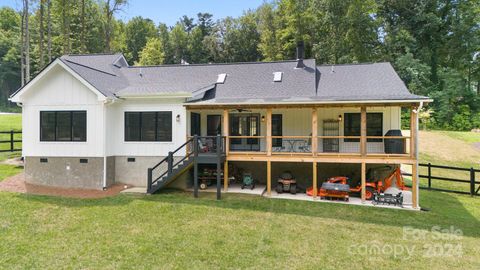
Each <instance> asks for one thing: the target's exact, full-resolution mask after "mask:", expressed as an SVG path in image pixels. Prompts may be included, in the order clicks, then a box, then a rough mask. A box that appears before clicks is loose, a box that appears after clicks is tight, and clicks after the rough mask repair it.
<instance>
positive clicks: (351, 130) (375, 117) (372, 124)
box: [343, 113, 383, 142]
mask: <svg viewBox="0 0 480 270" xmlns="http://www.w3.org/2000/svg"><path fill="white" fill-rule="evenodd" d="M360 118H361V116H360V113H346V114H345V117H344V119H345V123H344V129H343V134H344V135H345V136H360V133H361V131H360V121H361V119H360ZM382 135H383V113H367V136H382ZM344 141H345V142H359V141H360V139H348V138H346V139H344ZM367 141H368V142H382V139H373V138H372V139H367Z"/></svg>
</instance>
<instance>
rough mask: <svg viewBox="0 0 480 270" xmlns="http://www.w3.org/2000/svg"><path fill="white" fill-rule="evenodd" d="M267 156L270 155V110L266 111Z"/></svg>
mask: <svg viewBox="0 0 480 270" xmlns="http://www.w3.org/2000/svg"><path fill="white" fill-rule="evenodd" d="M266 146H267V156H271V155H272V109H271V108H268V109H267V145H266Z"/></svg>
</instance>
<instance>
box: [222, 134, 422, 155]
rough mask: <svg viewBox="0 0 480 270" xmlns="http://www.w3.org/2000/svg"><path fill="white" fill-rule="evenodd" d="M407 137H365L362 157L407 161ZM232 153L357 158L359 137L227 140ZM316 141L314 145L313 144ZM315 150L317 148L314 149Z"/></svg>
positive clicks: (272, 137) (408, 138)
mask: <svg viewBox="0 0 480 270" xmlns="http://www.w3.org/2000/svg"><path fill="white" fill-rule="evenodd" d="M410 139H411V137H410V136H365V137H364V140H365V142H366V148H365V149H366V152H365V153H364V155H365V156H385V157H388V156H395V157H407V156H410V155H411V153H412V151H413V150H412V149H411V148H410V147H411V144H410V143H409V141H410ZM225 140H226V142H227V145H229V149H228V151H227V152H232V153H251V154H255V153H256V154H265V155H313V156H316V155H360V156H362V147H361V142H362V136H316V137H314V136H303V135H284V136H237V135H232V136H226V137H225ZM315 140H316V143H315ZM315 146H316V147H315Z"/></svg>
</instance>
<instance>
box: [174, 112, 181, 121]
mask: <svg viewBox="0 0 480 270" xmlns="http://www.w3.org/2000/svg"><path fill="white" fill-rule="evenodd" d="M175 119H176V120H177V122H180V114H177V117H176V118H175Z"/></svg>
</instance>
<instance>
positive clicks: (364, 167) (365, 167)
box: [361, 162, 367, 203]
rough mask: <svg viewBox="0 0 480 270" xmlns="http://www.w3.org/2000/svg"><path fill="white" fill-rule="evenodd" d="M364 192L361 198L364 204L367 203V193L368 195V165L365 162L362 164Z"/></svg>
mask: <svg viewBox="0 0 480 270" xmlns="http://www.w3.org/2000/svg"><path fill="white" fill-rule="evenodd" d="M361 174H362V191H361V197H362V203H364V202H365V193H366V183H367V164H365V162H362V172H361Z"/></svg>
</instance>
